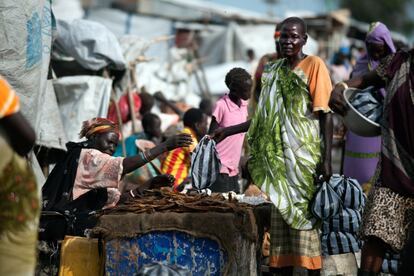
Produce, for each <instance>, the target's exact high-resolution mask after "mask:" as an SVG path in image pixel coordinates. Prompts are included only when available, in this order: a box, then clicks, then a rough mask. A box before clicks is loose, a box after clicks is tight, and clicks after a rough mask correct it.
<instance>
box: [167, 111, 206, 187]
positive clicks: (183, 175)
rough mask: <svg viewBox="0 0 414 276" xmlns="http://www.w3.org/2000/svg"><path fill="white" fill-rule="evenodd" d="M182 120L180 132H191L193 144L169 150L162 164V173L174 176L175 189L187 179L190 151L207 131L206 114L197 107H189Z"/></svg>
mask: <svg viewBox="0 0 414 276" xmlns="http://www.w3.org/2000/svg"><path fill="white" fill-rule="evenodd" d="M183 122H184V130H183V131H182V133H187V134H191V136H192V138H193V144H192V145H191V146H189V147H185V148H179V149H175V150H173V151H170V152H169V153H168V156H167V158H165V160H164V162H163V164H162V173H166V174H171V175H172V176H174V177H175V182H174V190H175V191H177V188H178V186H179V185H180V184H181V183H183V182H184V181H185V180H187V178H188V175H189V171H190V165H191V153H192V151H193V150H194V148H195V146H196V145H197V143H198V140H199V139H201V138H202V137H203V136H204V135H205V134H206V133H207V116H206V115H205V114H204V113H203V112H202V111H201V110H200V109H198V108H191V109H189V110H188V111H187V112H186V113H185V114H184V117H183Z"/></svg>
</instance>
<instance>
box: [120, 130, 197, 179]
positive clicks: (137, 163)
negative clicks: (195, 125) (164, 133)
mask: <svg viewBox="0 0 414 276" xmlns="http://www.w3.org/2000/svg"><path fill="white" fill-rule="evenodd" d="M192 143H193V140H192V138H191V135H189V134H184V133H182V134H178V135H175V136H172V137H170V138H168V139H167V140H166V141H165V142H163V143H161V144H160V145H158V146H156V147H154V148H152V149H150V150H147V151H145V152H141V153H140V154H138V155H135V156H131V157H125V158H124V161H123V163H122V165H123V167H124V169H123V171H122V174H123V175H125V174H127V173H130V172H132V171H134V170H136V169H137V168H139V167H141V166H143V165H145V164H146V163H148V162H150V161H151V160H152V159H154V158H156V157H157V156H159V155H160V154H162V153H164V152H167V151H170V150H173V149H176V148H181V147H188V146H190V145H191V144H192Z"/></svg>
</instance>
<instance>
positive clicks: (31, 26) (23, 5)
mask: <svg viewBox="0 0 414 276" xmlns="http://www.w3.org/2000/svg"><path fill="white" fill-rule="evenodd" d="M53 27H54V20H53V17H52V11H51V8H50V1H48V0H30V1H29V0H20V1H15V0H2V1H1V5H0V53H1V57H2V58H1V59H0V74H1V75H2V76H4V77H5V78H6V79H7V81H8V82H9V83H10V84H11V86H12V87H13V88H14V89H15V90H16V92H17V94H18V95H19V97H20V100H21V111H22V113H23V114H24V115H25V117H26V118H27V119H28V120H29V122H30V123H31V124H32V126H33V128H34V129H38V128H39V124H40V120H39V116H40V112H39V111H40V109H41V107H42V104H43V101H44V91H45V87H46V79H47V73H48V68H49V61H50V49H51V42H52V30H53Z"/></svg>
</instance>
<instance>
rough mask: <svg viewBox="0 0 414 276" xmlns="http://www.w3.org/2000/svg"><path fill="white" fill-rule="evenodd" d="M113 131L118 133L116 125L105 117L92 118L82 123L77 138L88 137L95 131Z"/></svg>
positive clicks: (95, 132)
mask: <svg viewBox="0 0 414 276" xmlns="http://www.w3.org/2000/svg"><path fill="white" fill-rule="evenodd" d="M106 132H115V133H117V134H118V135H119V129H118V125H117V124H115V123H114V122H112V121H111V120H108V119H105V118H93V119H90V120H87V121H84V122H83V123H82V129H81V131H80V133H79V138H83V137H85V138H86V139H89V138H90V137H91V136H92V135H94V134H97V133H106Z"/></svg>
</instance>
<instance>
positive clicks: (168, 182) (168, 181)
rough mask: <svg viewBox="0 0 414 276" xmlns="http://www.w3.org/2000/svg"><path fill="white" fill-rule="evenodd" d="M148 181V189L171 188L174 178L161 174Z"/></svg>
mask: <svg viewBox="0 0 414 276" xmlns="http://www.w3.org/2000/svg"><path fill="white" fill-rule="evenodd" d="M149 181H150V188H149V189H159V188H161V187H171V186H172V184H173V183H174V181H175V177H174V176H172V175H171V174H162V175H157V176H156V177H153V178H152V179H150V180H149Z"/></svg>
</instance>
